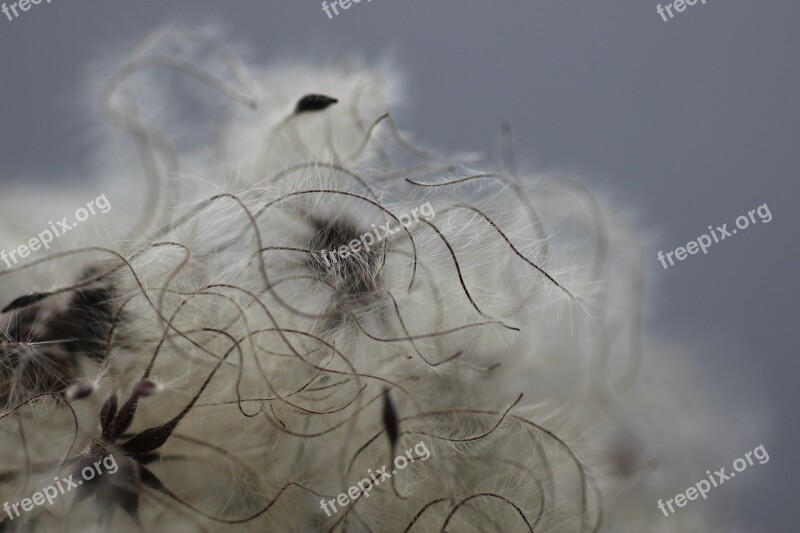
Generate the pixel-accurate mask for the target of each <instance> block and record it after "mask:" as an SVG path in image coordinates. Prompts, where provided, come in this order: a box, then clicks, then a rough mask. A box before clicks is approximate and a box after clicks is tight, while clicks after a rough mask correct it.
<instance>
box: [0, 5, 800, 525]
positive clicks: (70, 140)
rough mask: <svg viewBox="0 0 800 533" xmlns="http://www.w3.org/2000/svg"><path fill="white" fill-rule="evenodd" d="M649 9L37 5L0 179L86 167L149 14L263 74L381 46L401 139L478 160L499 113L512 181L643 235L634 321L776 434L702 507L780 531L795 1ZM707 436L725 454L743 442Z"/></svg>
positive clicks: (785, 461)
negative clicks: (600, 210) (83, 94)
mask: <svg viewBox="0 0 800 533" xmlns="http://www.w3.org/2000/svg"><path fill="white" fill-rule="evenodd" d="M656 4H657V2H656V1H653V0H636V1H634V0H629V1H612V0H603V1H602V2H600V1H594V0H591V1H590V0H586V1H575V0H558V1H556V0H535V1H534V0H525V1H523V0H519V1H516V2H514V1H502V0H491V1H490V0H486V1H483V2H478V1H444V0H426V1H411V0H402V1H399V0H373V1H372V2H370V3H367V2H366V0H365V1H363V2H362V3H361V4H357V5H353V7H352V8H351V9H350V10H348V11H346V12H343V13H342V14H341V15H339V16H338V17H335V18H334V19H333V20H329V19H328V17H327V16H326V15H325V14H324V13H323V12H322V10H321V7H320V2H317V1H307V2H301V1H298V0H272V1H265V0H260V1H244V0H225V1H221V0H216V1H206V0H170V1H165V0H158V1H155V0H150V1H145V0H136V1H132V0H125V1H123V0H115V1H111V0H102V1H101V0H96V1H92V2H89V1H72V0H53V2H52V4H49V5H48V4H46V3H43V4H40V5H38V6H33V7H32V9H31V10H30V11H28V12H27V13H23V14H22V16H21V17H20V18H18V19H16V20H14V21H12V22H9V21H8V20H6V19H5V17H2V18H0V80H2V92H1V93H0V94H1V95H2V96H1V97H0V182H2V181H5V180H9V179H26V180H27V179H55V180H57V181H59V182H61V183H67V182H68V181H69V180H71V179H78V178H79V177H80V176H81V174H82V173H83V172H85V171H87V170H88V169H89V168H90V167H89V164H88V155H89V153H90V146H89V143H87V142H85V139H86V135H85V133H86V130H85V129H84V128H85V124H84V122H83V121H82V120H83V119H82V117H81V115H80V113H77V112H76V110H75V109H74V108H72V107H71V105H70V104H69V102H70V101H71V98H72V96H73V95H75V94H76V93H77V91H78V89H79V88H80V86H81V80H82V79H83V77H84V74H85V72H86V70H85V68H86V66H87V64H88V62H89V60H91V59H93V58H94V57H95V56H96V54H97V53H98V52H100V53H102V52H103V50H104V48H105V47H106V46H107V45H112V44H113V45H115V46H116V45H117V44H118V43H119V39H120V38H124V39H134V38H136V37H139V36H141V35H143V34H144V33H145V32H147V31H148V30H149V29H152V28H155V27H156V26H158V25H160V24H162V23H164V22H181V23H205V22H209V21H212V22H221V23H222V24H223V25H225V26H226V27H227V28H228V29H229V30H230V34H231V35H233V36H234V37H236V38H238V39H239V40H241V41H242V42H244V43H248V44H251V45H252V46H253V49H254V51H255V58H254V59H256V60H258V61H261V62H269V61H271V60H274V59H282V58H285V57H287V56H290V57H291V56H298V57H300V56H305V55H306V54H308V53H311V54H312V55H313V56H314V57H326V56H334V55H336V54H337V53H340V52H345V53H349V52H353V51H356V52H360V53H362V54H363V55H365V56H366V57H367V58H380V57H383V56H384V55H385V54H386V53H387V52H391V53H392V54H393V56H394V57H395V58H397V60H398V62H399V64H400V65H401V66H403V67H404V69H405V71H406V72H407V74H408V88H409V95H408V96H409V100H410V101H411V102H413V104H414V105H413V106H410V107H409V109H408V111H409V114H408V115H407V116H405V119H404V125H406V126H413V129H414V130H415V131H417V132H418V133H419V134H420V135H421V137H422V138H424V139H425V140H426V141H428V142H429V143H431V144H432V145H434V146H439V147H441V148H449V149H464V150H483V149H491V150H495V151H496V148H497V140H498V134H499V127H500V124H502V123H503V122H504V121H510V122H511V123H512V125H513V127H514V133H515V144H516V149H517V153H518V154H519V155H520V159H521V166H522V167H523V168H527V169H536V170H542V171H564V172H569V173H574V174H577V175H580V176H583V177H584V178H586V179H587V180H590V181H591V182H593V183H595V184H596V185H597V187H599V188H600V189H601V190H609V191H612V192H613V194H614V196H615V198H617V199H618V200H621V201H622V202H623V203H625V204H630V205H631V206H636V207H637V208H638V210H639V212H640V213H641V218H642V220H644V221H646V223H647V225H648V229H656V230H658V231H657V232H655V235H656V238H655V239H654V241H653V243H652V248H651V249H650V250H648V255H647V258H646V266H647V268H648V271H647V276H648V279H649V281H650V285H649V289H648V290H649V291H650V294H649V295H648V296H649V297H650V300H651V302H654V303H655V308H654V309H653V310H652V312H651V313H650V315H649V317H648V322H649V324H650V326H651V327H653V328H656V329H657V330H658V332H659V335H660V336H662V337H663V338H684V339H686V340H687V344H689V345H692V343H693V342H694V343H695V346H698V347H702V348H697V349H696V350H695V353H693V356H694V357H695V358H696V360H697V361H699V363H700V364H701V365H702V366H703V367H704V368H705V369H706V370H707V371H708V372H710V375H712V376H714V379H713V380H712V381H710V382H709V383H708V387H709V388H711V389H718V390H719V391H721V392H725V393H726V395H727V397H728V398H729V399H730V400H729V401H728V405H727V406H725V408H726V409H728V410H729V411H730V410H731V409H736V406H735V402H736V401H737V398H748V402H751V401H756V402H760V403H761V404H762V405H764V406H766V407H767V412H768V417H767V418H765V422H766V423H767V424H768V426H769V427H771V429H772V430H773V431H772V432H770V433H768V434H766V435H765V436H764V441H763V442H764V445H765V447H766V449H767V451H768V452H769V454H770V462H769V463H767V464H766V465H764V466H759V467H758V469H757V470H754V471H753V472H752V473H751V474H750V478H749V479H750V480H751V481H752V483H751V487H750V488H751V490H749V492H748V494H747V497H746V498H744V499H742V500H740V501H733V498H734V496H733V494H734V493H735V492H736V491H727V490H724V489H722V488H721V489H717V490H716V491H715V492H714V493H713V498H715V499H718V500H719V501H720V502H722V503H723V504H725V505H724V506H725V507H726V508H733V509H735V512H736V514H737V518H738V519H739V520H740V521H742V522H744V523H745V524H747V525H749V526H750V527H751V528H752V530H754V531H769V532H785V531H786V532H788V531H796V530H797V529H796V523H797V519H796V518H795V515H796V510H797V502H796V497H797V496H800V490H798V489H800V482H799V481H798V474H800V468H798V466H799V465H800V460H799V459H798V454H797V451H796V450H797V448H796V445H797V444H798V441H800V439H798V436H800V435H799V433H798V424H797V421H798V420H797V419H798V417H797V411H798V409H797V408H796V407H795V402H796V401H797V399H798V394H797V393H796V388H797V386H796V381H797V377H798V370H800V364H798V362H797V360H796V356H797V347H796V346H797V345H796V342H795V338H794V334H795V333H796V331H797V314H796V306H795V302H796V296H797V293H798V291H797V288H798V282H797V268H796V261H797V254H796V250H795V249H793V247H794V245H795V244H796V243H797V240H796V239H797V228H798V215H797V207H798V206H797V203H798V199H800V198H799V197H800V195H798V191H799V188H798V185H797V182H798V168H799V167H800V161H799V160H798V159H800V150H798V146H799V143H798V141H799V140H800V135H798V134H799V133H800V120H798V119H800V102H799V101H798V96H799V95H800V87H799V85H800V76H798V51H799V47H798V44H800V31H798V25H799V24H798V23H800V2H796V1H795V0H783V1H782V0H770V1H760V2H744V1H732V0H724V1H723V0H708V3H707V4H706V5H705V6H704V5H700V4H699V3H698V5H696V6H694V7H689V8H688V9H687V10H686V11H685V12H683V13H681V14H679V15H678V16H677V17H676V18H675V19H674V20H671V21H669V22H666V23H665V22H663V21H662V19H661V18H660V17H659V16H658V15H657V14H656ZM0 187H2V185H0ZM0 194H2V189H0ZM764 202H766V203H768V205H769V207H770V209H771V211H772V214H773V220H772V222H771V223H769V224H758V225H755V226H752V227H751V228H749V229H748V230H747V231H743V232H740V233H739V234H738V235H736V236H735V237H733V238H732V239H730V240H728V241H725V242H724V243H720V244H718V245H716V246H714V247H712V248H711V249H710V250H709V254H708V255H707V256H702V255H701V256H691V257H690V258H689V259H688V260H686V261H685V262H683V263H679V264H677V265H676V266H675V267H673V268H671V269H669V270H667V271H665V270H663V269H662V268H661V267H660V265H659V263H658V262H657V261H656V258H655V252H656V251H657V250H658V249H663V250H665V251H666V250H671V249H674V248H675V247H677V246H680V245H685V243H686V242H687V241H689V240H690V239H693V238H695V237H696V236H698V235H699V234H701V233H703V232H704V231H705V228H706V227H707V226H708V225H709V224H713V225H719V224H722V223H723V222H728V223H729V225H731V224H732V222H733V220H734V219H735V218H736V216H738V215H740V214H743V213H745V212H746V211H747V210H748V209H753V208H755V207H756V206H758V205H760V204H762V203H764ZM0 217H2V215H0ZM0 223H2V218H0ZM792 324H794V326H792ZM732 403H733V404H734V405H731V404H732ZM720 407H722V406H720ZM718 438H719V439H720V441H721V442H722V441H725V442H730V441H735V442H736V444H737V446H738V449H740V450H741V453H744V452H745V451H747V450H749V449H752V448H753V447H755V446H756V445H757V444H758V442H751V441H747V442H745V441H742V442H741V445H740V446H739V442H738V441H737V435H719V436H718ZM735 458H736V457H735V456H733V457H720V461H719V464H718V465H709V468H711V467H719V466H722V465H725V464H729V463H730V462H732V460H733V459H735ZM701 474H702V473H698V475H701ZM694 481H695V480H687V485H689V484H690V483H693V482H694ZM736 484H737V485H742V487H739V489H743V488H744V487H743V485H745V483H742V482H737V483H736ZM756 486H757V487H758V490H754V489H752V487H756ZM682 488H684V487H676V488H675V489H676V492H677V491H678V490H681V489H682ZM665 497H669V495H667V494H665ZM727 500H731V501H727Z"/></svg>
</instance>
